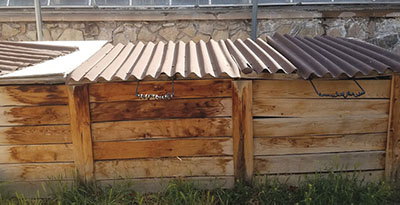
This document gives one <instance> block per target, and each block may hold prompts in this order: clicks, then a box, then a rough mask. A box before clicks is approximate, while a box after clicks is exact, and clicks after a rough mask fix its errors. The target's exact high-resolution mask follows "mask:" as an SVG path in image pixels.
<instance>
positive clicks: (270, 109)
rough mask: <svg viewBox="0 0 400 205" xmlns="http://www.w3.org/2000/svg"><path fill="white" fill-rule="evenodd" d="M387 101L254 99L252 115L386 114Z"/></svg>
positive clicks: (387, 109) (387, 108)
mask: <svg viewBox="0 0 400 205" xmlns="http://www.w3.org/2000/svg"><path fill="white" fill-rule="evenodd" d="M388 112H389V100H387V99H374V100H366V99H325V98H324V99H265V98H261V99H258V98H256V99H254V102H253V115H254V116H258V117H260V116H269V117H323V116H348V115H364V114H366V113H368V114H369V115H371V114H374V115H381V114H388Z"/></svg>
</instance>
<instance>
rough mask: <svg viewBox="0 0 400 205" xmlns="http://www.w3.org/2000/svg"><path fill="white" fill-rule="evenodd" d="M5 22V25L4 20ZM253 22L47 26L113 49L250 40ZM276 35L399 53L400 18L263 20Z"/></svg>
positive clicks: (29, 25) (13, 33)
mask: <svg viewBox="0 0 400 205" xmlns="http://www.w3.org/2000/svg"><path fill="white" fill-rule="evenodd" d="M0 21H1V20H0ZM0 24H1V26H0V29H1V30H0V31H1V37H0V38H1V39H2V40H12V41H31V40H36V27H35V24H34V22H3V23H1V22H0ZM250 32H251V21H250V20H249V19H229V20H207V19H205V20H183V19H178V20H176V19H174V20H171V21H168V20H166V21H165V20H164V21H115V22H112V21H91V22H84V21H82V22H80V21H71V22H68V21H66V22H60V23H58V22H51V21H45V23H44V39H45V40H109V41H111V42H112V43H113V44H117V43H126V42H128V41H131V42H133V43H136V42H138V41H144V42H149V41H153V42H157V41H169V40H171V41H184V42H188V41H190V40H193V41H196V42H197V41H199V40H204V41H208V40H210V39H214V40H219V39H227V38H230V39H232V40H236V39H245V38H248V37H249V36H250ZM275 32H279V33H288V34H291V35H300V36H315V35H322V34H327V35H331V36H341V37H355V38H358V39H362V40H366V41H369V42H372V43H374V44H376V45H379V46H381V47H384V48H387V49H390V50H394V51H395V52H397V53H399V54H400V35H399V33H400V17H368V16H363V17H349V18H347V17H329V18H323V17H310V18H304V17H302V18H296V17H290V18H289V17H288V18H276V19H260V20H259V23H258V35H259V36H260V37H265V36H266V35H272V34H273V33H275Z"/></svg>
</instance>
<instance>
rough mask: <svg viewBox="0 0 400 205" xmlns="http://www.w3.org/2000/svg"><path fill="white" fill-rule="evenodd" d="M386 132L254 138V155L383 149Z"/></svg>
mask: <svg viewBox="0 0 400 205" xmlns="http://www.w3.org/2000/svg"><path fill="white" fill-rule="evenodd" d="M385 147H386V133H373V134H358V135H325V136H299V137H296V136H293V137H261V138H255V139H254V154H255V155H282V154H303V153H324V152H349V151H372V150H385Z"/></svg>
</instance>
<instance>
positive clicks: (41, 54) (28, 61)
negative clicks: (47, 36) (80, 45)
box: [0, 41, 77, 75]
mask: <svg viewBox="0 0 400 205" xmlns="http://www.w3.org/2000/svg"><path fill="white" fill-rule="evenodd" d="M75 50H77V48H76V47H68V46H53V45H42V44H36V43H22V42H8V41H0V75H4V74H8V73H12V72H14V71H17V70H20V69H22V68H25V67H28V66H31V65H34V64H38V63H42V62H44V61H47V60H50V59H54V58H56V57H59V56H62V55H66V54H69V53H72V52H74V51H75Z"/></svg>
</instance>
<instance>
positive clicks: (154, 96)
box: [135, 78, 174, 100]
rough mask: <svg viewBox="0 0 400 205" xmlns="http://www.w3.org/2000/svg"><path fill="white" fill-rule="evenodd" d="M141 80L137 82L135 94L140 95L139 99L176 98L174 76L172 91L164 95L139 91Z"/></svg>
mask: <svg viewBox="0 0 400 205" xmlns="http://www.w3.org/2000/svg"><path fill="white" fill-rule="evenodd" d="M139 82H140V81H139V80H138V81H137V84H136V91H135V96H136V97H138V98H139V99H142V100H151V99H154V100H172V98H174V78H172V86H171V91H172V92H171V93H166V94H163V95H158V94H147V93H139Z"/></svg>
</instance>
